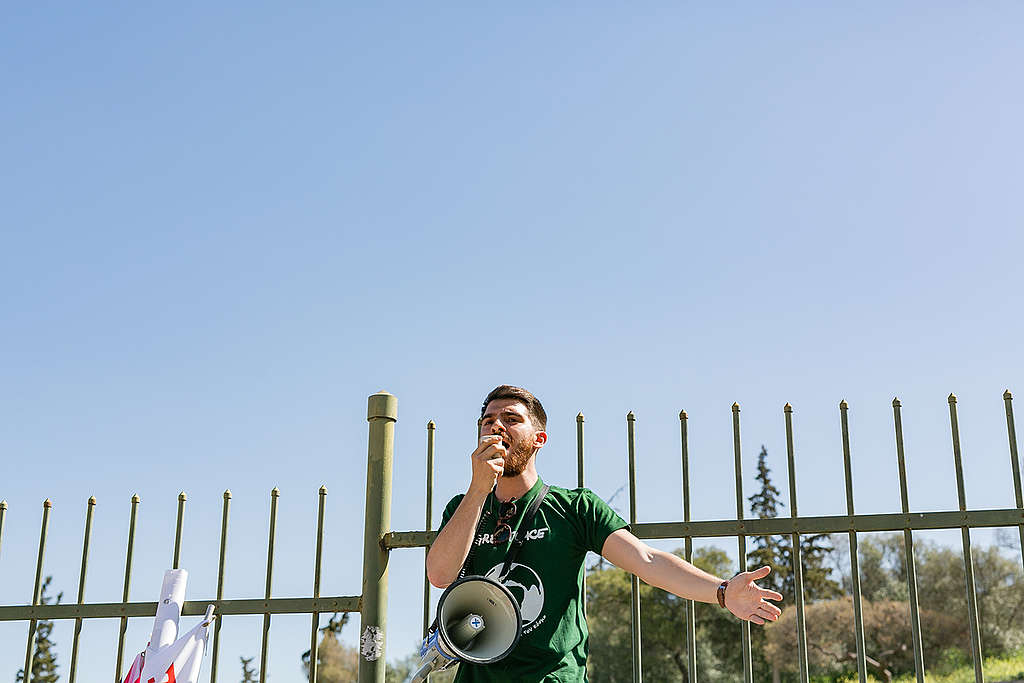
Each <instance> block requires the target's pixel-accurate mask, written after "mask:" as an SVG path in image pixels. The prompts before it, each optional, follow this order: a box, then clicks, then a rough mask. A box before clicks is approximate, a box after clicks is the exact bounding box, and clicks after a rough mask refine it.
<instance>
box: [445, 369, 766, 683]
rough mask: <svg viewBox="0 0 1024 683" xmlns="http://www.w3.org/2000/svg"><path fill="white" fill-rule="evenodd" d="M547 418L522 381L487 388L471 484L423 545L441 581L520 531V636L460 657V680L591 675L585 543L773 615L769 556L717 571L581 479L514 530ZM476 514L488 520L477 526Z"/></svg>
mask: <svg viewBox="0 0 1024 683" xmlns="http://www.w3.org/2000/svg"><path fill="white" fill-rule="evenodd" d="M546 425H547V415H546V414H545V413H544V407H543V406H542V405H541V403H540V401H538V400H537V398H536V397H535V396H534V395H533V394H531V393H530V392H529V391H527V390H525V389H522V388H519V387H513V386H508V385H502V386H500V387H497V388H496V389H494V391H492V392H491V393H490V394H488V395H487V398H486V399H485V400H484V405H483V408H482V410H481V423H480V443H479V445H478V446H477V448H476V450H474V451H473V453H472V455H471V456H470V459H471V461H472V469H473V475H472V479H471V481H470V484H469V488H468V489H467V490H466V493H465V494H464V495H458V496H456V497H455V498H453V499H452V500H451V502H449V503H448V505H447V507H446V508H445V511H444V515H443V516H442V519H441V530H440V532H439V533H438V535H437V539H436V540H435V541H434V544H433V545H432V546H431V548H430V552H429V554H428V555H427V577H428V578H429V579H430V582H431V583H432V584H433V585H435V586H437V587H438V588H445V587H447V586H448V585H449V584H451V583H452V582H454V581H455V580H456V579H457V578H458V576H459V571H460V570H461V568H462V565H463V562H464V561H465V560H466V556H467V555H468V554H469V552H470V549H471V548H472V552H473V555H472V557H471V559H470V563H469V567H468V572H467V573H469V574H483V575H489V576H491V577H492V578H494V577H497V575H498V574H499V573H500V571H501V569H502V565H503V563H504V559H505V554H506V552H507V551H508V549H509V547H510V545H511V541H512V540H513V539H515V538H517V537H520V538H524V539H525V540H524V543H523V545H522V549H521V551H520V554H519V556H518V557H517V558H516V561H515V563H514V564H513V565H512V568H511V570H510V571H509V573H508V576H507V578H506V579H505V585H506V586H507V587H508V588H509V589H510V590H511V591H512V593H513V595H515V596H516V598H517V599H518V600H519V602H520V607H521V610H520V611H521V613H522V618H523V634H522V638H521V639H520V641H519V644H518V645H517V646H516V648H515V650H513V652H512V653H511V654H510V655H509V656H508V657H506V658H505V659H504V660H502V661H500V662H497V663H495V664H490V665H487V666H480V665H470V664H465V663H463V664H462V665H460V668H459V673H458V676H457V677H456V679H455V680H456V681H457V682H458V683H477V682H482V681H487V682H494V683H497V682H513V681H514V682H516V683H519V682H533V681H561V682H573V683H575V682H576V681H584V680H585V679H586V659H587V626H586V621H585V619H584V616H583V560H584V558H585V557H586V554H587V551H593V552H596V553H600V555H601V556H603V557H604V558H605V559H606V560H608V561H609V562H611V563H612V564H614V565H616V566H617V567H620V568H622V569H625V570H626V571H628V572H631V573H633V574H636V575H637V576H638V577H640V578H641V579H642V580H643V581H645V582H647V583H649V584H651V585H652V586H657V587H658V588H662V589H664V590H667V591H669V592H671V593H674V594H676V595H678V596H680V597H683V598H689V599H691V600H699V601H701V602H710V603H715V602H719V603H722V602H723V599H724V605H725V607H726V608H728V609H729V611H730V612H732V613H733V614H735V615H736V616H737V617H739V618H740V619H745V620H749V621H752V622H754V623H755V624H764V622H765V621H775V620H776V619H778V617H779V614H781V611H780V610H779V608H778V607H776V606H775V605H773V604H771V603H770V602H767V600H769V599H770V600H781V599H782V596H781V595H780V594H778V593H776V592H774V591H770V590H764V589H762V588H759V587H758V586H757V585H756V584H755V583H754V581H755V580H757V579H760V578H763V577H764V576H767V575H768V572H769V571H771V570H770V568H769V567H761V568H760V569H757V570H755V571H752V572H743V573H741V574H737V575H736V576H735V577H733V578H732V579H731V580H729V581H723V580H722V579H719V578H717V577H714V576H712V575H710V574H708V573H706V572H704V571H701V570H700V569H698V568H696V567H694V566H693V565H692V564H690V563H688V562H686V561H685V560H682V559H680V558H678V557H676V556H675V555H672V554H671V553H666V552H663V551H661V550H656V549H654V548H651V547H650V546H648V545H647V544H646V543H643V542H642V541H640V540H639V539H638V538H637V537H636V536H634V535H633V534H631V533H630V531H629V528H628V525H627V524H626V523H625V522H624V521H623V520H622V518H621V517H619V515H617V514H616V513H615V512H614V511H613V510H612V509H611V508H610V507H608V505H607V504H606V503H605V502H604V501H602V500H601V499H600V498H598V497H597V496H596V495H594V493H593V492H591V491H589V490H587V489H576V490H574V491H570V490H567V489H563V488H559V487H557V486H552V487H550V490H549V492H548V494H547V496H546V497H545V498H544V500H543V501H542V503H541V505H540V507H539V508H538V510H537V512H536V514H535V515H534V517H533V520H532V522H531V523H530V525H529V528H528V529H520V528H519V523H520V521H521V520H522V517H523V512H524V511H525V510H526V509H527V508H528V507H529V505H530V503H531V502H532V501H533V500H534V499H535V498H536V497H537V495H538V493H539V492H540V490H541V489H542V488H543V485H544V483H543V482H542V481H541V479H540V477H539V476H538V474H537V462H536V458H537V451H539V450H540V449H541V448H543V446H544V444H545V443H546V442H547V438H548V435H547V432H546V431H545V429H546ZM482 515H484V516H486V519H485V521H484V524H483V525H482V526H481V528H480V529H479V530H478V529H477V527H478V525H479V523H480V519H481V516H482ZM474 546H475V547H474ZM722 586H724V588H722ZM720 594H721V595H720Z"/></svg>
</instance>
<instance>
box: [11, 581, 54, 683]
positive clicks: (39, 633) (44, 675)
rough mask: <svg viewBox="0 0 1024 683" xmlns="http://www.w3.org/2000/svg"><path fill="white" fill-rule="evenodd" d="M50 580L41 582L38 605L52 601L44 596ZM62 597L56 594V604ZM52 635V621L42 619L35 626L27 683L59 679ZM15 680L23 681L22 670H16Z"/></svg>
mask: <svg viewBox="0 0 1024 683" xmlns="http://www.w3.org/2000/svg"><path fill="white" fill-rule="evenodd" d="M52 579H53V577H52V576H47V577H46V579H45V580H44V581H43V585H42V588H41V590H40V592H39V603H40V604H42V605H48V604H50V601H51V600H52V599H53V598H51V597H49V596H47V595H46V590H47V589H48V588H49V587H50V581H51V580H52ZM63 597H64V593H58V594H57V603H58V604H59V603H60V601H61V598H63ZM52 633H53V622H52V621H49V620H48V619H43V620H41V621H39V622H38V623H37V624H36V642H35V652H34V654H33V657H32V677H31V680H30V682H29V683H57V680H58V679H59V678H60V674H58V673H57V653H56V652H55V651H54V649H53V648H54V646H55V645H56V643H54V641H53V640H51V638H50V636H51V634H52ZM15 680H16V681H19V682H20V681H24V680H25V670H24V669H18V675H17V678H16V679H15Z"/></svg>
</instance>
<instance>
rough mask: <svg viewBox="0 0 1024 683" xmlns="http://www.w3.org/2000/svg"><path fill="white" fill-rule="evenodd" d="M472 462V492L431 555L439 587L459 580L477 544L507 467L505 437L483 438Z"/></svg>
mask: <svg viewBox="0 0 1024 683" xmlns="http://www.w3.org/2000/svg"><path fill="white" fill-rule="evenodd" d="M470 460H471V462H472V465H473V478H472V480H470V483H469V490H468V491H466V495H465V497H464V498H463V499H462V501H461V502H460V503H459V507H457V508H455V512H454V513H452V518H451V519H449V520H448V523H447V524H445V526H444V528H443V529H441V531H440V533H438V534H437V538H435V539H434V543H433V544H432V545H431V546H430V551H429V552H428V553H427V579H428V580H429V581H430V583H431V584H433V585H434V586H436V587H438V588H447V587H448V586H449V585H450V584H451V583H452V582H453V581H455V579H457V578H458V577H459V570H460V569H462V563H463V562H465V561H466V555H468V554H469V549H470V548H471V547H472V545H473V536H474V534H475V533H476V525H477V524H478V523H479V522H480V510H481V509H482V508H483V505H484V501H485V500H487V495H488V494H489V493H490V492H491V489H492V488H494V483H495V482H496V481H497V480H498V476H499V475H500V474H501V473H502V471H503V470H504V468H505V447H504V446H503V445H502V444H501V437H500V436H498V435H497V434H491V435H487V436H483V437H481V438H480V444H479V445H478V446H477V448H476V450H475V451H473V453H472V454H471V455H470Z"/></svg>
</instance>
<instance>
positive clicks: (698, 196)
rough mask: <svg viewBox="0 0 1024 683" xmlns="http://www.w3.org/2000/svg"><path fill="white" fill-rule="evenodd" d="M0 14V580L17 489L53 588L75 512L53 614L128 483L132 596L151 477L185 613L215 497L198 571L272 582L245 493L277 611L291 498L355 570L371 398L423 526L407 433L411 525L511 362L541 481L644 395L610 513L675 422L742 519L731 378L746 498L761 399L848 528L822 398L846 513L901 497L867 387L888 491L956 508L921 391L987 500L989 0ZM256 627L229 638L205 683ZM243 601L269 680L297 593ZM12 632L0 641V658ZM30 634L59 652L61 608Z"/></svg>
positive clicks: (991, 335)
mask: <svg viewBox="0 0 1024 683" xmlns="http://www.w3.org/2000/svg"><path fill="white" fill-rule="evenodd" d="M2 12H3V15H2V21H0V64H3V68H2V69H0V88H2V92H3V106H2V107H0V149H2V158H3V162H2V163H0V188H2V189H0V192H2V200H3V201H2V206H3V214H2V215H3V219H2V225H3V227H2V243H0V245H2V247H0V305H2V316H0V386H2V387H3V390H2V391H0V414H2V415H3V419H2V420H0V498H4V499H6V500H7V501H8V503H9V505H10V510H9V511H8V520H7V529H6V532H5V536H4V539H3V546H2V553H0V604H17V603H24V602H25V601H26V600H28V599H30V594H31V588H32V575H33V571H34V564H35V563H34V556H35V546H36V542H37V539H38V533H39V531H38V528H39V527H38V525H39V519H40V511H41V503H42V501H43V499H44V498H46V497H50V498H52V499H53V501H54V508H53V515H52V523H51V534H50V545H49V548H48V551H47V559H46V573H48V574H52V575H53V576H54V585H55V587H56V588H58V589H60V590H63V591H64V592H65V597H66V598H67V597H69V596H71V597H72V598H73V595H74V592H75V588H76V584H77V580H78V562H79V556H80V555H79V554H80V552H81V535H82V524H83V520H84V510H85V503H86V500H87V498H88V497H89V495H96V496H97V497H98V499H99V506H98V508H97V512H96V523H95V530H94V538H93V545H92V555H91V563H90V571H89V577H88V581H87V591H86V600H87V601H89V602H107V601H116V600H119V599H120V592H121V583H122V572H123V565H124V551H125V539H126V533H127V519H128V511H129V499H130V497H131V495H132V493H135V492H138V493H139V494H140V495H141V497H142V505H141V508H140V521H139V541H138V544H137V547H136V562H135V567H134V574H133V581H132V594H131V597H132V599H133V600H153V599H155V594H156V592H157V591H158V589H159V585H160V578H161V574H162V571H163V569H165V568H166V567H168V566H169V565H170V561H171V553H172V540H173V521H174V515H175V508H176V494H177V493H178V491H179V490H185V491H187V492H188V494H189V502H188V507H187V514H186V533H185V541H184V547H183V556H182V557H183V559H182V564H183V566H184V567H186V568H188V569H189V570H190V571H191V573H192V581H191V583H190V586H189V597H190V598H194V599H199V598H203V597H208V596H211V595H212V594H213V592H214V589H215V579H216V560H217V558H216V548H217V538H218V534H219V516H220V504H221V493H222V492H223V490H224V489H225V488H229V487H230V488H231V490H232V492H233V493H234V499H233V508H232V522H231V532H230V534H231V535H230V544H229V559H228V570H227V589H226V592H227V595H228V596H229V597H257V596H260V595H262V590H263V582H264V578H263V571H264V566H265V561H266V559H265V554H266V528H267V512H268V494H269V491H270V489H271V488H272V487H274V486H279V487H280V488H281V491H282V499H281V509H280V519H279V525H278V530H279V542H278V547H277V559H276V565H275V577H274V593H275V595H279V596H286V595H307V594H309V592H310V590H311V584H312V549H313V524H314V522H315V514H316V491H317V488H318V487H319V486H320V485H321V484H324V483H326V484H327V486H328V487H329V489H330V495H329V498H328V508H327V509H328V520H327V548H326V557H325V564H324V568H325V574H324V586H323V592H324V594H333V595H355V594H357V593H358V592H359V589H360V588H359V585H360V578H359V577H360V571H361V570H360V566H359V562H360V556H361V542H362V509H363V481H364V477H365V453H366V423H365V402H366V397H367V395H369V394H371V393H373V392H375V391H377V390H379V389H386V390H388V391H390V392H392V393H394V394H396V395H397V396H398V398H399V423H398V428H397V461H396V471H395V498H394V509H393V525H394V527H395V528H396V529H414V528H419V527H420V526H421V525H422V523H423V479H424V443H425V439H424V427H425V424H426V422H427V420H429V419H434V420H436V421H437V423H438V463H437V468H436V473H437V486H436V496H437V498H436V500H435V511H437V515H435V520H434V523H435V524H436V522H437V519H438V516H439V514H440V510H441V508H442V507H443V505H444V503H445V502H446V501H447V499H448V498H449V497H450V496H451V495H453V494H455V493H457V492H459V491H460V490H462V488H463V487H464V486H465V484H466V482H467V475H468V467H467V464H466V455H467V453H468V451H469V449H470V448H471V447H472V445H473V428H474V420H475V415H476V411H477V410H478V407H479V401H480V399H481V398H482V396H483V395H484V394H485V393H486V392H487V391H488V390H489V389H490V388H492V387H493V386H494V385H496V384H499V383H505V382H509V383H514V384H521V385H524V386H527V387H529V388H531V389H532V390H533V391H534V392H535V393H537V395H538V396H540V398H541V399H542V400H543V401H544V402H545V405H546V406H547V408H548V413H549V415H550V416H551V425H550V429H549V432H550V442H549V446H548V447H546V448H545V449H544V451H543V453H542V455H541V459H540V469H541V472H542V474H543V475H544V476H545V477H546V478H547V479H548V480H549V481H551V482H554V483H559V484H567V485H569V484H572V483H573V482H574V481H575V460H574V452H575V450H574V449H575V446H574V441H573V439H574V424H575V422H574V417H575V415H576V413H577V411H580V410H582V411H584V412H585V413H586V416H587V427H588V432H587V434H588V440H587V444H588V453H587V457H588V460H587V481H588V484H589V485H591V486H592V488H594V489H595V490H596V491H597V492H598V493H599V494H600V495H602V496H605V497H610V496H611V495H612V494H613V493H614V492H615V490H616V489H618V488H619V487H620V486H621V485H622V484H624V483H625V481H626V458H625V455H626V452H625V420H624V417H625V414H626V412H627V411H629V410H634V411H635V412H636V414H637V417H638V423H637V425H638V432H639V442H638V449H639V450H638V459H639V465H638V477H639V486H640V488H641V492H642V496H641V499H640V504H639V515H640V518H641V520H642V521H655V520H670V519H678V518H679V517H680V515H681V512H680V491H679V486H680V485H679V456H678V441H677V440H678V420H677V418H676V415H677V413H678V411H679V410H680V409H682V408H685V409H686V410H687V411H688V412H689V415H690V431H691V439H692V440H691V451H692V459H693V472H692V480H693V483H694V490H693V513H694V515H695V517H698V518H727V517H729V516H731V515H733V514H734V510H735V502H734V500H735V499H734V493H733V489H732V484H731V482H732V450H731V447H732V442H731V432H730V411H729V406H730V405H731V403H732V402H733V401H739V402H740V403H741V405H742V406H743V413H742V414H743V439H744V466H745V468H746V474H747V476H746V481H745V487H746V488H747V491H746V494H747V495H749V493H750V491H751V490H752V488H753V484H754V482H753V479H752V476H751V475H752V474H753V465H754V463H755V460H756V455H757V451H758V450H759V446H760V444H762V443H764V444H765V445H766V446H767V447H768V449H769V453H770V456H771V460H770V463H771V465H772V467H773V468H774V472H775V474H776V481H777V483H778V484H779V485H780V488H782V490H783V493H784V495H787V496H788V489H787V487H786V486H785V461H784V453H785V448H784V445H785V443H784V431H783V421H782V406H783V404H784V403H785V402H786V401H790V402H792V403H793V405H794V406H795V408H796V414H795V420H796V429H797V451H796V458H797V464H798V467H797V477H798V484H799V486H798V488H799V492H800V499H799V503H800V512H801V513H802V514H839V513H842V512H844V511H845V501H844V497H843V485H842V478H841V477H842V458H841V451H840V441H839V430H838V410H837V404H838V402H839V400H840V399H842V398H846V399H847V400H848V401H849V402H850V404H851V421H852V431H853V448H854V478H855V482H854V486H855V490H856V501H857V508H858V511H860V512H885V511H895V510H897V509H898V505H899V497H898V488H897V485H896V480H895V473H896V467H895V452H894V446H893V438H892V417H891V408H890V405H889V404H890V401H891V400H892V397H893V396H894V395H899V396H900V397H901V398H902V399H903V401H904V406H905V429H906V433H907V449H908V450H907V453H908V467H909V475H910V480H911V482H910V484H911V489H910V501H911V506H912V507H913V508H914V509H916V510H940V509H950V508H954V507H955V506H956V488H955V483H954V479H953V461H952V454H951V449H950V441H949V427H948V413H947V405H946V395H947V394H948V393H949V392H950V391H954V392H956V393H957V394H958V396H959V397H960V407H961V431H962V434H963V440H964V460H965V466H966V477H967V482H966V484H967V498H968V502H969V504H971V505H973V506H984V507H1008V506H1012V505H1013V497H1012V489H1011V487H1010V485H1009V483H1008V482H1009V471H1010V469H1009V462H1008V460H1009V458H1008V455H1007V448H1006V437H1005V423H1004V417H1003V412H1002V411H1003V407H1002V399H1001V393H1002V391H1003V390H1004V389H1005V388H1007V387H1009V388H1010V389H1013V390H1017V391H1018V392H1022V393H1024V368H1022V364H1021V353H1020V352H1021V333H1022V332H1024V322H1022V318H1021V305H1020V303H1021V280H1020V263H1021V253H1022V247H1024V237H1022V230H1021V228H1022V219H1021V217H1022V196H1024V195H1022V193H1021V190H1020V188H1021V187H1022V186H1024V171H1022V161H1021V160H1022V158H1024V155H1022V152H1024V144H1022V135H1021V128H1020V122H1021V121H1022V120H1024V96H1022V94H1021V88H1020V65H1021V64H1024V44H1022V42H1021V40H1020V30H1019V27H1020V26H1021V22H1022V20H1024V7H1022V6H1021V5H1020V4H1019V3H1011V2H993V3H986V4H984V5H980V4H965V3H944V2H940V3H930V4H928V5H927V6H926V5H923V4H919V3H874V4H870V3H869V4H863V3H861V4H857V5H850V6H848V7H839V8H837V7H827V8H825V7H818V6H815V5H814V4H811V3H805V4H799V3H773V4H771V5H770V6H759V5H755V4H753V3H718V4H715V6H714V7H710V6H707V5H704V6H702V5H698V4H695V3H690V4H677V3H654V4H650V5H647V6H643V7H638V6H636V5H631V6H628V7H627V6H625V5H615V4H599V5H589V6H586V7H584V6H581V5H575V4H555V5H545V6H515V7H512V6H503V7H497V6H492V7H482V6H480V5H476V4H470V3H465V4H456V5H449V6H439V5H431V6H429V7H413V6H398V5H392V6H383V7H382V6H375V7H374V8H372V9H364V8H360V7H353V6H348V7H340V6H338V5H337V4H335V3H322V4H306V5H302V6H294V5H289V6H288V7H287V8H284V7H283V6H274V5H271V4H253V3H245V4H236V5H229V4H223V5H220V6H218V7H216V8H211V7H209V6H207V5H203V4H190V3H186V4H176V5H174V6H173V7H163V8H155V9H154V8H149V7H140V6H138V5H135V4H130V3H122V4H118V5H113V4H111V5H102V6H97V5H96V4H95V3H92V4H90V5H89V6H88V7H77V6H76V7H71V6H63V5H59V4H54V3H33V4H31V5H30V6H22V7H16V8H15V7H7V8H5V9H4V10H2ZM1021 410H1022V412H1024V408H1022V409H1021ZM616 505H618V506H619V507H620V508H621V509H622V510H624V511H626V510H628V504H627V501H626V500H625V498H623V497H621V496H620V497H619V498H618V499H617V500H616ZM976 536H977V537H978V538H982V539H985V538H987V536H986V535H984V534H977V535H976ZM942 538H945V539H948V540H954V541H955V534H954V536H952V537H950V536H943V537H942ZM667 545H668V546H669V547H671V546H672V545H675V544H672V543H669V544H667ZM729 547H733V546H729ZM421 562H422V551H420V550H405V551H397V552H396V553H395V554H394V556H393V562H392V574H391V579H392V587H393V590H392V594H391V603H390V611H389V619H390V626H391V629H390V634H389V635H390V640H389V647H390V650H389V655H391V656H392V657H395V656H401V655H404V654H407V653H408V652H410V651H412V649H413V647H414V646H415V644H416V641H417V638H418V635H419V627H420V603H419V592H420V590H421V588H420V586H421V584H420V581H421V579H420V576H421V574H420V572H421V571H422V565H421ZM259 621H260V620H259V618H253V619H245V618H235V619H231V620H228V621H227V622H226V625H225V627H224V645H223V649H222V652H221V661H222V663H223V664H222V666H223V668H222V671H223V672H224V673H225V678H224V679H223V680H232V679H234V677H235V675H236V674H237V672H238V668H237V657H238V656H239V655H245V656H251V655H258V652H259ZM273 624H274V626H273V629H272V634H271V664H270V669H269V672H270V675H271V676H272V677H273V680H276V681H298V680H300V672H299V660H298V655H299V653H300V652H301V651H302V650H304V649H305V648H306V647H307V646H308V633H309V623H308V617H288V618H275V619H274V622H273ZM116 629H117V626H116V622H114V621H109V622H99V621H90V622H87V623H86V626H85V628H84V631H83V666H86V667H89V668H88V671H90V673H87V674H86V673H83V674H82V677H81V678H80V680H103V679H104V678H109V677H110V676H112V673H113V666H114V665H113V662H114V654H115V650H114V647H115V646H114V643H115V642H116ZM25 630H26V628H25V625H24V624H22V623H19V624H10V623H3V624H0V676H13V675H14V671H15V670H16V669H17V668H18V667H19V666H20V662H21V659H22V657H23V654H24V637H25ZM148 631H149V621H148V620H136V621H135V622H133V624H132V626H131V628H130V630H129V643H128V647H129V649H139V648H141V647H142V646H143V645H144V643H145V638H146V636H147V635H148ZM355 634H356V627H355V625H353V626H350V627H348V628H347V629H346V632H345V637H346V639H347V640H349V641H350V642H351V641H352V640H353V639H354V637H355ZM55 637H56V638H57V640H58V642H59V650H60V653H61V656H62V660H61V663H62V666H63V671H64V672H65V673H66V672H67V665H68V653H69V652H70V642H71V625H70V622H59V623H58V626H57V628H56V631H55ZM208 673H209V663H208V662H207V664H206V665H205V666H204V677H205V676H208Z"/></svg>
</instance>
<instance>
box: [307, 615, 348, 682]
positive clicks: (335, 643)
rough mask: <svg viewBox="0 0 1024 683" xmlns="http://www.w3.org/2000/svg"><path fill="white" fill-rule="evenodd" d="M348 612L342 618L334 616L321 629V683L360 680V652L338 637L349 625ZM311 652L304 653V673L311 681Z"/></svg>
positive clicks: (319, 659) (317, 677)
mask: <svg viewBox="0 0 1024 683" xmlns="http://www.w3.org/2000/svg"><path fill="white" fill-rule="evenodd" d="M348 620H349V614H348V612H345V613H343V614H342V615H341V616H340V617H339V616H338V614H334V615H333V616H332V617H331V618H330V619H329V620H328V622H327V625H326V626H323V627H321V628H320V633H321V636H320V641H319V642H318V643H317V650H316V654H317V657H316V661H317V667H316V679H317V681H319V683H355V681H356V680H357V679H358V678H359V652H358V651H357V650H356V648H354V647H352V646H350V645H345V644H344V643H342V642H341V641H340V640H339V639H338V636H339V635H341V630H342V629H343V628H345V624H347V623H348ZM310 658H311V655H310V651H309V650H306V651H305V652H303V653H302V672H303V675H304V676H305V677H306V679H307V680H309V676H310Z"/></svg>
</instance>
